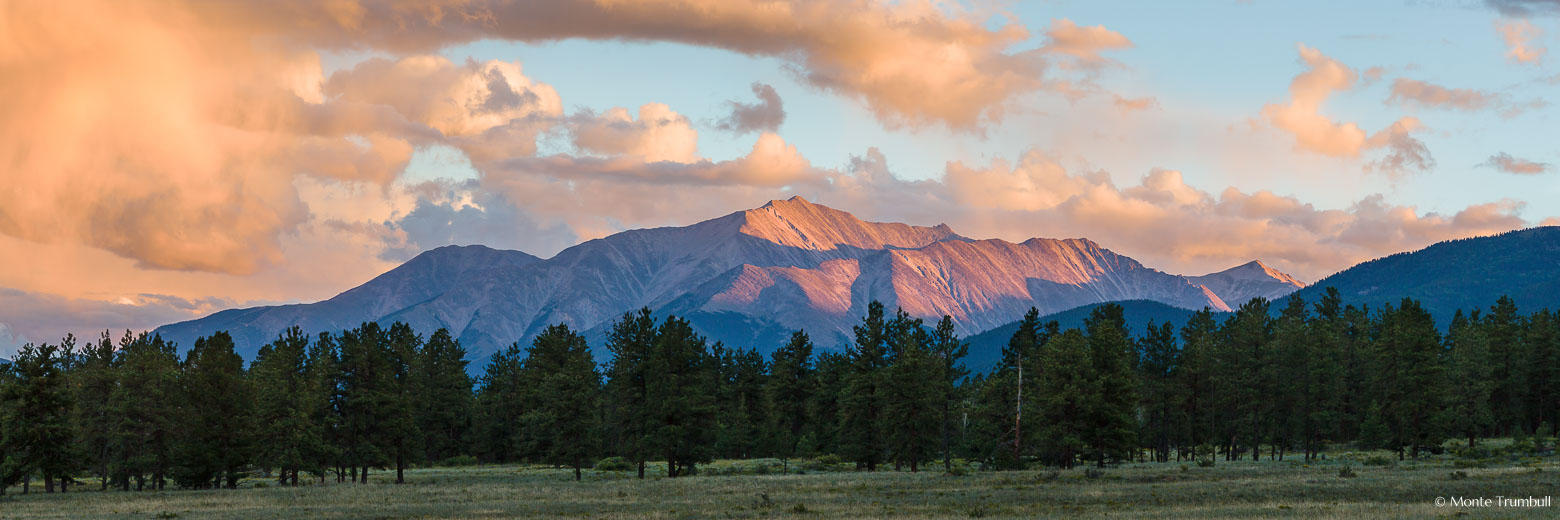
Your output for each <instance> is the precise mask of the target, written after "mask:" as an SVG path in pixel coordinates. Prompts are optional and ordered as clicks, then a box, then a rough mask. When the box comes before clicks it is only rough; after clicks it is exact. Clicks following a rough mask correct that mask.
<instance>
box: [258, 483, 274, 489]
mask: <svg viewBox="0 0 1560 520" xmlns="http://www.w3.org/2000/svg"><path fill="white" fill-rule="evenodd" d="M268 487H271V483H270V482H256V483H255V489H265V488H268Z"/></svg>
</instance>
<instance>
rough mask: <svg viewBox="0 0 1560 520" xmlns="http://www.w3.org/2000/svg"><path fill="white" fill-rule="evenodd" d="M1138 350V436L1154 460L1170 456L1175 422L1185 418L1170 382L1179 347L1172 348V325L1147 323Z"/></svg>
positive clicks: (1177, 392)
mask: <svg viewBox="0 0 1560 520" xmlns="http://www.w3.org/2000/svg"><path fill="white" fill-rule="evenodd" d="M1138 345H1139V350H1140V352H1141V353H1140V355H1139V357H1140V359H1142V362H1141V363H1140V365H1139V368H1140V370H1139V376H1138V380H1139V388H1141V389H1142V392H1141V395H1142V397H1143V402H1142V408H1143V426H1142V434H1141V435H1140V436H1139V437H1140V438H1141V439H1142V440H1143V442H1144V443H1145V445H1146V446H1148V448H1149V449H1150V451H1152V452H1153V454H1154V460H1155V461H1157V462H1167V461H1169V460H1170V449H1171V447H1172V446H1174V445H1177V442H1178V441H1180V435H1179V432H1177V431H1176V429H1175V426H1174V425H1177V424H1181V423H1183V422H1184V421H1185V418H1184V416H1183V415H1182V410H1181V407H1180V403H1181V402H1182V400H1183V399H1184V398H1183V397H1182V396H1181V389H1180V388H1179V387H1177V386H1176V385H1175V384H1174V378H1175V376H1176V374H1177V373H1178V372H1179V371H1180V366H1179V364H1180V351H1179V350H1177V349H1176V343H1175V329H1174V328H1173V327H1171V326H1170V324H1169V323H1164V324H1162V325H1160V326H1157V327H1156V326H1154V323H1153V322H1152V321H1150V322H1149V324H1148V329H1147V334H1145V335H1144V336H1143V339H1142V340H1141V341H1139V342H1138Z"/></svg>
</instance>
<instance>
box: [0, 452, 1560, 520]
mask: <svg viewBox="0 0 1560 520" xmlns="http://www.w3.org/2000/svg"><path fill="white" fill-rule="evenodd" d="M1363 455H1364V454H1359V455H1355V456H1352V457H1351V456H1341V457H1334V458H1333V459H1332V460H1329V461H1323V462H1319V463H1314V464H1309V465H1307V464H1302V463H1300V462H1297V461H1282V462H1271V461H1266V460H1264V461H1261V462H1250V461H1245V462H1224V461H1220V462H1219V463H1218V465H1216V466H1214V467H1197V465H1196V464H1187V465H1185V466H1184V467H1183V465H1181V464H1177V463H1169V464H1153V463H1148V464H1133V465H1126V466H1122V467H1113V468H1110V469H1107V470H1105V471H1104V472H1103V473H1102V474H1096V475H1089V474H1087V472H1086V471H1085V470H1084V469H1081V468H1080V469H1075V470H1069V471H1052V470H1032V471H1013V472H988V471H975V472H970V473H968V474H966V475H963V476H951V475H943V474H940V472H922V473H915V474H912V473H909V472H894V471H884V472H877V473H863V472H854V471H813V472H808V473H806V474H801V475H797V474H786V475H781V474H752V473H761V472H768V471H772V470H774V469H776V468H775V467H774V466H773V465H772V464H766V462H765V461H722V462H716V463H713V464H710V465H706V466H704V467H703V468H704V473H703V474H701V475H699V476H694V477H685V478H677V479H668V478H664V477H651V478H647V479H646V480H643V481H641V480H638V479H634V478H632V474H631V473H626V472H602V471H587V472H586V474H585V475H586V476H585V480H584V481H583V482H574V481H573V480H572V477H573V472H572V471H567V470H559V469H552V468H546V467H538V466H479V467H464V468H426V469H417V470H412V471H410V472H409V473H408V474H407V480H408V482H407V483H406V484H403V485H396V484H393V483H390V482H389V481H390V480H391V479H393V476H394V475H393V474H392V473H388V472H383V473H377V474H375V475H374V476H373V477H372V479H371V480H372V482H370V483H369V484H366V485H353V484H334V483H332V484H325V485H318V484H317V485H311V486H302V487H297V488H288V487H276V486H274V484H270V483H267V481H265V480H262V479H252V480H246V481H245V482H244V483H243V485H242V487H241V489H238V490H219V491H164V492H143V493H133V492H132V493H125V492H107V493H102V492H97V491H80V492H78V491H76V490H72V492H71V493H69V494H66V495H60V494H53V495H46V494H43V493H36V492H35V493H33V494H30V495H27V496H20V495H18V494H17V492H18V491H20V489H19V488H15V487H13V488H11V489H9V490H7V495H6V496H5V497H4V498H0V518H72V519H74V518H125V519H130V518H143V519H144V518H152V519H157V518H163V519H166V518H512V517H570V518H598V519H601V518H609V519H610V518H721V519H726V518H844V517H849V518H1046V517H1112V518H1154V519H1161V520H1164V519H1174V518H1230V517H1243V518H1250V517H1259V518H1340V519H1342V518H1370V519H1382V518H1436V517H1444V518H1452V517H1467V518H1556V517H1560V509H1556V508H1554V507H1547V508H1546V507H1539V508H1527V509H1523V508H1510V507H1451V506H1448V507H1437V506H1436V504H1435V499H1436V498H1437V497H1454V496H1461V497H1468V498H1472V497H1489V498H1494V497H1496V496H1497V495H1501V496H1507V497H1526V496H1529V495H1532V496H1537V497H1543V496H1554V495H1560V458H1556V457H1553V456H1551V457H1546V458H1534V457H1526V458H1518V459H1503V460H1500V461H1489V460H1486V461H1478V462H1470V461H1462V460H1458V459H1454V458H1450V457H1439V458H1436V459H1431V460H1426V461H1419V462H1414V461H1408V462H1403V463H1395V462H1387V461H1385V458H1384V457H1382V456H1380V455H1379V454H1372V455H1370V456H1369V457H1366V456H1363ZM1372 458H1373V459H1375V460H1374V461H1373V462H1376V463H1378V464H1380V463H1383V462H1385V463H1386V465H1362V464H1361V463H1360V462H1361V461H1364V460H1368V459H1372ZM815 467H816V466H815ZM939 467H940V466H939ZM1345 467H1348V468H1350V469H1351V470H1352V471H1353V472H1354V473H1355V474H1356V476H1354V477H1342V476H1340V475H1339V473H1340V471H1341V470H1342V469H1343V468H1345ZM651 469H652V471H651V474H654V472H653V470H654V468H651ZM1458 472H1461V473H1460V474H1459V473H1458ZM718 473H725V474H718ZM84 487H90V486H84ZM33 490H34V491H40V489H39V488H38V487H34V488H33Z"/></svg>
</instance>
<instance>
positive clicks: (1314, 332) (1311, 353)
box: [1292, 287, 1347, 460]
mask: <svg viewBox="0 0 1560 520" xmlns="http://www.w3.org/2000/svg"><path fill="white" fill-rule="evenodd" d="M1314 308H1315V311H1316V317H1315V319H1313V320H1311V321H1309V322H1308V325H1307V327H1306V330H1307V332H1308V333H1309V334H1310V339H1309V341H1307V342H1306V348H1307V352H1306V353H1305V355H1304V359H1303V361H1302V362H1301V363H1300V364H1301V367H1303V368H1302V369H1301V374H1300V379H1301V380H1302V381H1300V382H1299V384H1300V385H1302V389H1303V391H1302V397H1301V399H1303V402H1302V403H1301V411H1300V413H1301V414H1303V415H1302V416H1301V423H1302V426H1301V432H1300V435H1301V439H1302V440H1301V442H1302V444H1303V445H1304V447H1305V459H1306V460H1314V459H1317V458H1319V457H1321V451H1322V447H1323V442H1324V441H1325V440H1326V439H1328V438H1337V437H1338V436H1340V435H1341V432H1340V431H1339V430H1338V428H1337V424H1338V423H1340V422H1341V421H1342V419H1343V397H1344V396H1343V393H1344V374H1345V370H1344V368H1345V365H1344V357H1343V351H1344V342H1345V341H1346V339H1347V338H1346V335H1345V331H1344V325H1345V324H1344V321H1343V314H1344V309H1343V299H1342V297H1341V296H1340V295H1339V294H1338V290H1337V289H1335V288H1332V287H1328V288H1327V290H1326V291H1324V292H1323V294H1322V298H1321V300H1320V301H1318V302H1317V303H1316V304H1315V305H1314ZM1292 368H1293V367H1292Z"/></svg>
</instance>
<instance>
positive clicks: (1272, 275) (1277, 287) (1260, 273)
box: [1186, 260, 1305, 306]
mask: <svg viewBox="0 0 1560 520" xmlns="http://www.w3.org/2000/svg"><path fill="white" fill-rule="evenodd" d="M1186 279H1187V281H1190V282H1192V283H1193V284H1197V285H1201V286H1203V287H1205V288H1207V289H1208V290H1209V291H1210V292H1212V293H1214V294H1216V295H1218V296H1219V298H1220V299H1222V300H1224V301H1225V303H1228V304H1229V305H1232V306H1239V305H1240V304H1242V303H1245V302H1246V301H1248V300H1250V299H1252V298H1255V297H1258V296H1261V297H1263V298H1267V299H1269V300H1276V299H1278V298H1282V297H1284V296H1286V295H1288V294H1289V293H1292V292H1295V291H1297V290H1299V289H1301V288H1303V287H1305V283H1304V282H1301V281H1300V280H1296V279H1295V277H1293V276H1289V275H1288V274H1285V273H1284V272H1282V271H1279V270H1277V269H1274V268H1272V267H1268V265H1267V264H1264V263H1262V261H1261V260H1252V261H1250V262H1246V263H1244V264H1240V265H1237V266H1235V267H1231V268H1229V269H1225V270H1223V271H1219V272H1214V273H1208V274H1205V275H1202V276H1188V277H1186Z"/></svg>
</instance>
